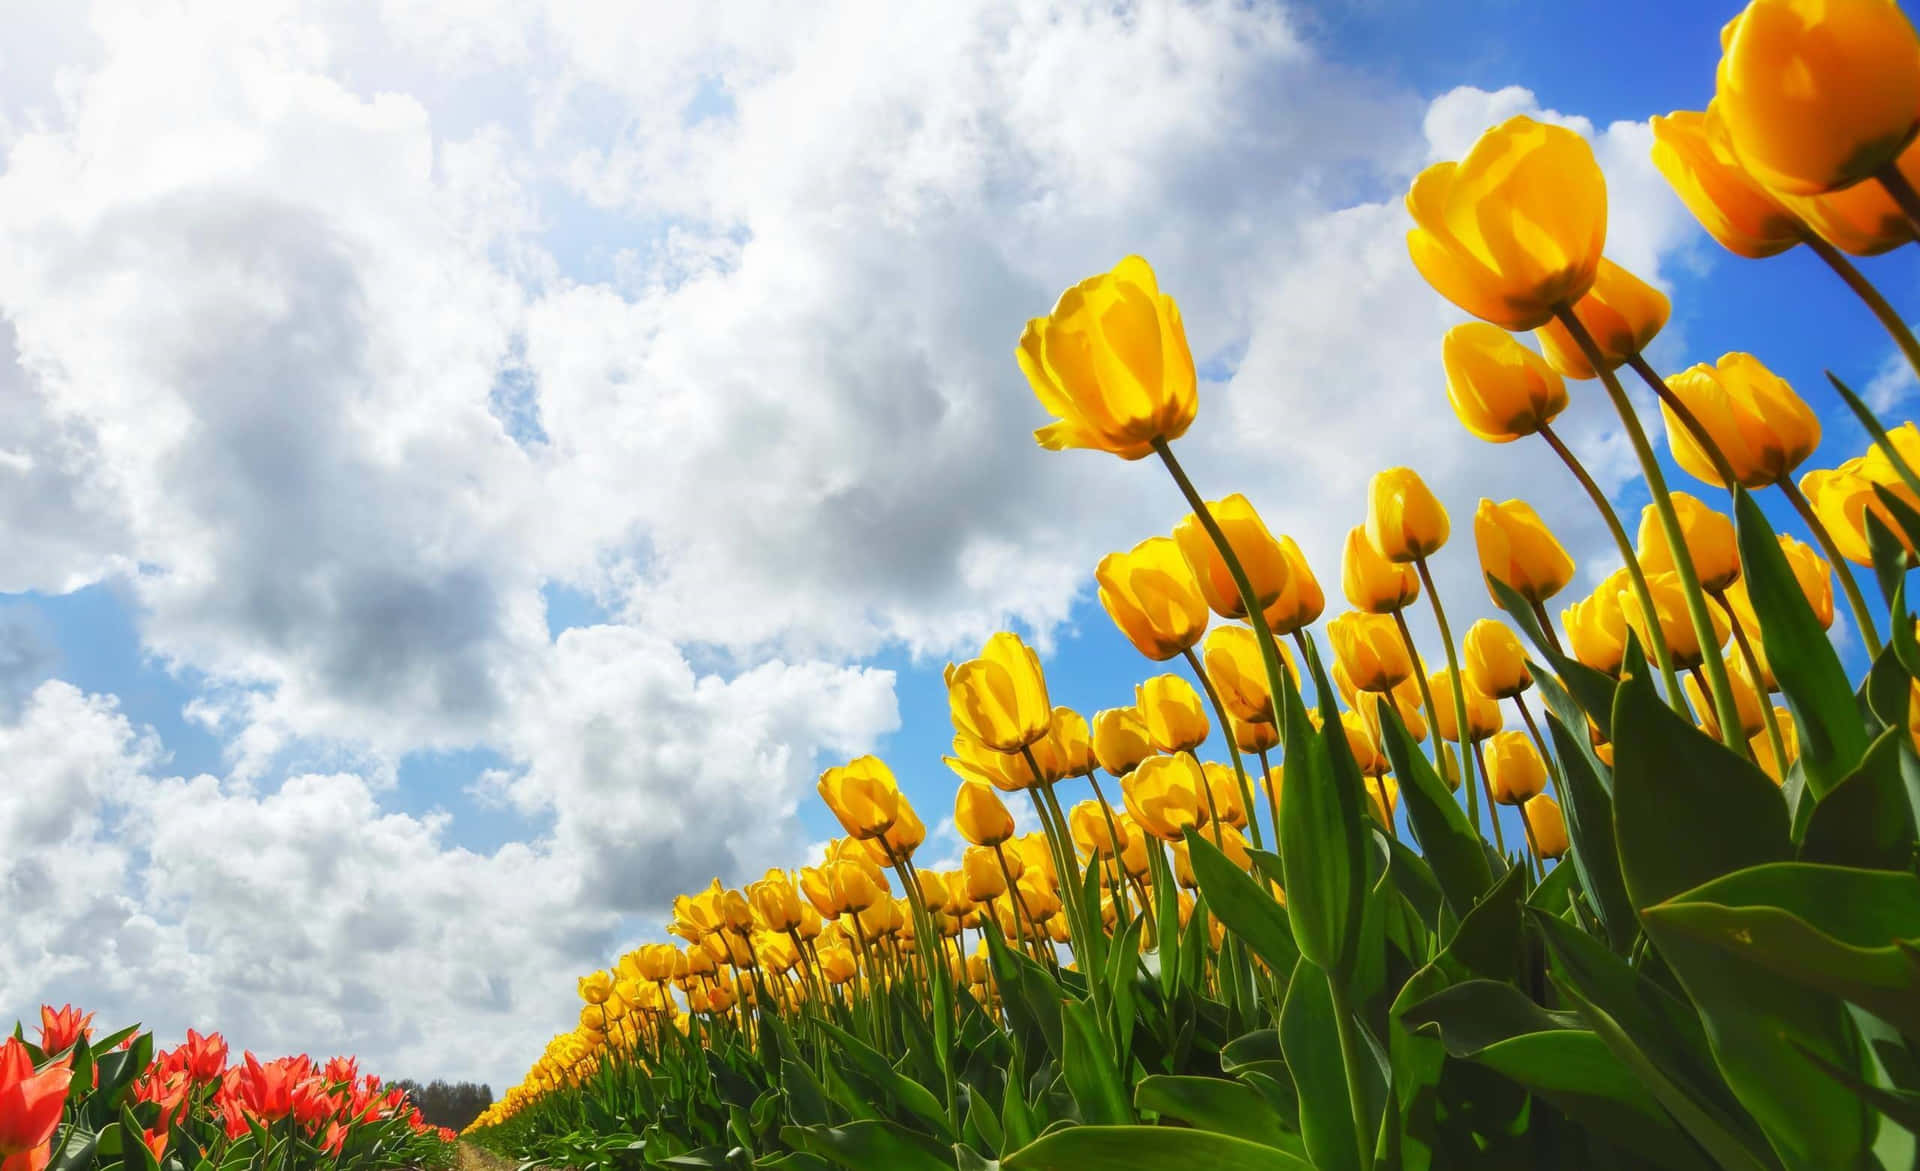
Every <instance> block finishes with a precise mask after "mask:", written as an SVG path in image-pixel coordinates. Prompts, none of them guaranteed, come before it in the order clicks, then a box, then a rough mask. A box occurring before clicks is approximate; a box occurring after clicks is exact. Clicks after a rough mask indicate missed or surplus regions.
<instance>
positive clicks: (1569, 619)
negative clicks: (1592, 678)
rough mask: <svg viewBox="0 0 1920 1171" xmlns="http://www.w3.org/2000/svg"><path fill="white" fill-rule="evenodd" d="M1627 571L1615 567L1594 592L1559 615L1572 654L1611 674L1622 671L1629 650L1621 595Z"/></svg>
mask: <svg viewBox="0 0 1920 1171" xmlns="http://www.w3.org/2000/svg"><path fill="white" fill-rule="evenodd" d="M1628 581H1629V579H1628V577H1627V571H1626V570H1624V569H1616V570H1614V571H1613V572H1612V573H1611V574H1609V575H1607V579H1606V580H1605V581H1603V582H1601V583H1600V587H1599V588H1598V589H1596V590H1594V591H1593V593H1592V594H1590V595H1588V596H1587V597H1585V598H1582V599H1580V600H1579V601H1577V602H1575V603H1573V604H1572V605H1570V606H1568V607H1567V608H1566V610H1565V611H1563V612H1562V613H1561V615H1560V624H1561V625H1562V626H1563V627H1565V628H1566V631H1567V645H1568V646H1569V647H1571V648H1572V649H1573V657H1574V658H1576V659H1578V660H1580V661H1581V662H1582V663H1584V664H1586V665H1587V666H1589V667H1592V668H1593V669H1594V670H1596V671H1601V672H1604V673H1606V674H1608V675H1617V674H1619V673H1620V664H1621V662H1622V660H1624V659H1625V658H1626V654H1627V619H1626V614H1625V612H1624V611H1623V610H1621V608H1620V595H1621V594H1622V593H1623V592H1624V591H1625V590H1626V589H1627V587H1628Z"/></svg>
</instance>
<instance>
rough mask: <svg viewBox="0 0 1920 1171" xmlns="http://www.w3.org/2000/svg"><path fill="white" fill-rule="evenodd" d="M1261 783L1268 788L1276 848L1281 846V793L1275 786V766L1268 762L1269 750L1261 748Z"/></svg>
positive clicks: (1268, 805) (1268, 800) (1269, 810)
mask: <svg viewBox="0 0 1920 1171" xmlns="http://www.w3.org/2000/svg"><path fill="white" fill-rule="evenodd" d="M1260 783H1261V785H1263V786H1265V788H1266V790H1267V813H1268V815H1269V816H1271V817H1272V818H1273V844H1274V849H1275V850H1278V849H1279V847H1280V794H1279V793H1277V792H1275V791H1274V788H1273V766H1272V765H1271V764H1268V763H1267V750H1266V749H1264V748H1262V749H1261V750H1260Z"/></svg>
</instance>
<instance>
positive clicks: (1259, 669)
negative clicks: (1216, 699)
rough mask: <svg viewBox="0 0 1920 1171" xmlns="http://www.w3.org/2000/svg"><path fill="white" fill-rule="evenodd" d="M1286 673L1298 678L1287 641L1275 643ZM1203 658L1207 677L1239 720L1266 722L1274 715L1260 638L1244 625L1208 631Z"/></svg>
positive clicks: (1217, 627)
mask: <svg viewBox="0 0 1920 1171" xmlns="http://www.w3.org/2000/svg"><path fill="white" fill-rule="evenodd" d="M1274 646H1275V648H1276V649H1278V650H1279V652H1280V660H1281V662H1282V664H1283V665H1285V667H1286V668H1287V673H1288V674H1289V675H1292V676H1293V677H1294V679H1295V681H1296V683H1297V682H1298V680H1299V678H1300V673H1299V669H1298V668H1296V667H1295V666H1294V665H1293V656H1292V655H1291V654H1289V653H1288V651H1287V648H1286V646H1285V644H1283V643H1275V644H1274ZM1203 661H1204V663H1205V665H1206V669H1207V678H1208V679H1210V680H1212V681H1213V689H1214V690H1215V691H1217V692H1219V694H1220V702H1221V703H1222V704H1224V705H1226V709H1227V712H1228V714H1230V715H1231V716H1233V718H1235V719H1237V720H1249V721H1255V722H1267V721H1271V720H1272V719H1273V718H1274V704H1273V697H1272V695H1270V694H1269V693H1268V690H1267V669H1266V666H1265V663H1264V660H1262V659H1261V657H1260V639H1259V636H1258V635H1256V634H1254V632H1253V631H1251V630H1249V629H1247V628H1246V627H1244V626H1238V625H1228V626H1216V627H1214V628H1213V630H1212V631H1210V632H1209V633H1208V634H1207V643H1206V653H1205V655H1204V656H1203Z"/></svg>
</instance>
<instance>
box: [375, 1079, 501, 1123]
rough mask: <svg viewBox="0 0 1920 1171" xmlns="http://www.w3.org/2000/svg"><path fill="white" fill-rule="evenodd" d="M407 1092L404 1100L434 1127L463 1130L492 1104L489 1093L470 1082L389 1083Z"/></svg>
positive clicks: (402, 1080)
mask: <svg viewBox="0 0 1920 1171" xmlns="http://www.w3.org/2000/svg"><path fill="white" fill-rule="evenodd" d="M391 1084H392V1085H396V1086H399V1087H401V1088H402V1089H404V1090H406V1091H407V1097H408V1098H410V1099H412V1101H413V1104H414V1105H415V1106H417V1107H418V1108H419V1110H420V1116H421V1117H422V1118H424V1119H426V1120H427V1121H428V1122H429V1123H431V1124H433V1125H434V1126H446V1127H451V1128H452V1129H454V1130H464V1129H466V1125H467V1123H469V1122H472V1121H473V1120H474V1119H475V1118H478V1117H479V1116H480V1112H481V1111H482V1110H485V1109H486V1108H487V1107H489V1106H491V1105H493V1090H492V1089H490V1088H489V1087H487V1086H484V1085H476V1084H475V1083H473V1082H443V1081H439V1080H435V1081H430V1082H428V1083H427V1084H426V1085H424V1086H423V1085H421V1084H420V1083H419V1082H416V1081H413V1080H411V1079H409V1078H401V1079H400V1080H399V1081H397V1082H393V1083H391Z"/></svg>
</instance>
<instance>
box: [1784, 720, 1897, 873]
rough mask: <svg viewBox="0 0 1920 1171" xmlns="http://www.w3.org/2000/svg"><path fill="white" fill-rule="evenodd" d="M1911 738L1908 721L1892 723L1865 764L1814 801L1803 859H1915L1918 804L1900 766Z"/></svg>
mask: <svg viewBox="0 0 1920 1171" xmlns="http://www.w3.org/2000/svg"><path fill="white" fill-rule="evenodd" d="M1908 743H1909V741H1908V732H1907V728H1906V723H1905V721H1902V722H1901V724H1900V725H1899V726H1898V727H1893V728H1888V729H1887V730H1886V731H1885V732H1883V733H1881V734H1880V738H1879V739H1877V740H1875V741H1874V742H1873V746H1872V747H1871V748H1869V749H1867V753H1866V755H1865V756H1863V757H1861V759H1860V766H1859V767H1858V768H1856V769H1854V770H1853V772H1851V773H1849V774H1848V775H1847V776H1845V777H1843V778H1842V779H1841V780H1840V782H1839V783H1838V784H1836V785H1835V786H1834V787H1833V788H1831V789H1829V790H1828V791H1827V794H1826V796H1824V797H1821V798H1819V799H1818V800H1816V801H1815V802H1814V804H1813V812H1812V814H1810V815H1809V816H1808V818H1807V826H1806V832H1805V834H1804V835H1803V836H1802V838H1801V841H1800V857H1801V859H1802V860H1804V861H1807V862H1831V863H1833V864H1834V865H1836V866H1838V865H1848V866H1863V867H1867V868H1869V869H1875V870H1897V869H1899V868H1901V867H1903V866H1905V865H1907V863H1908V862H1910V861H1911V860H1912V859H1913V843H1914V828H1913V810H1912V809H1911V807H1910V806H1909V805H1908V802H1907V782H1906V778H1905V776H1904V775H1903V774H1902V772H1901V767H1900V765H1901V760H1900V757H1901V753H1902V752H1903V751H1906V750H1907V745H1908Z"/></svg>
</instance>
